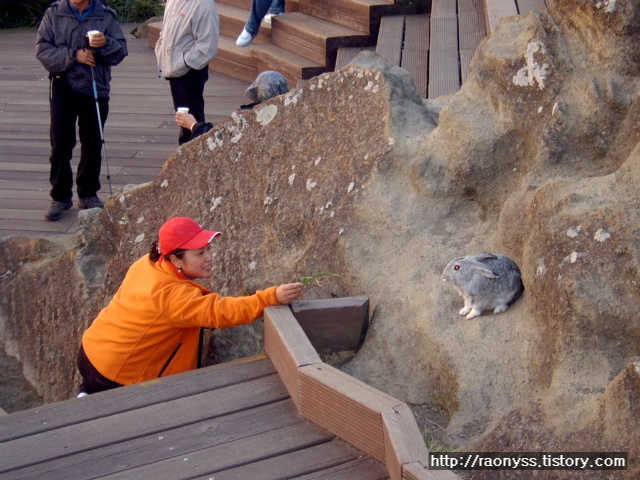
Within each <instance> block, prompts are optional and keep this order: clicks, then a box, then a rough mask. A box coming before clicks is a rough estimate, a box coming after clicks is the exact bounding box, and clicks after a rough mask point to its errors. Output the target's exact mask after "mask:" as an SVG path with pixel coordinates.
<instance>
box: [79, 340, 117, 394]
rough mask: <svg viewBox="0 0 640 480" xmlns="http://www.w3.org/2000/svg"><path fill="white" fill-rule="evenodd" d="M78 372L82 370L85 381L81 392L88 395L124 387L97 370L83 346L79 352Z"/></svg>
mask: <svg viewBox="0 0 640 480" xmlns="http://www.w3.org/2000/svg"><path fill="white" fill-rule="evenodd" d="M78 370H80V374H81V375H82V379H83V383H82V387H81V388H80V390H83V391H85V392H87V393H97V392H102V391H104V390H111V389H113V388H118V387H122V385H120V384H119V383H116V382H112V381H111V380H109V379H108V378H107V377H105V376H104V375H102V374H101V373H100V372H99V371H98V370H96V367H94V366H93V364H92V363H91V361H90V360H89V359H88V358H87V355H86V353H84V348H83V347H82V345H80V350H78Z"/></svg>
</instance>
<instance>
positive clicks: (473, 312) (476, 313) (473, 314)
mask: <svg viewBox="0 0 640 480" xmlns="http://www.w3.org/2000/svg"><path fill="white" fill-rule="evenodd" d="M480 315H482V312H481V311H480V310H478V309H477V308H474V309H472V310H471V313H469V315H467V320H471V319H472V318H476V317H479V316H480Z"/></svg>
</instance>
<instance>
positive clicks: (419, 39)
mask: <svg viewBox="0 0 640 480" xmlns="http://www.w3.org/2000/svg"><path fill="white" fill-rule="evenodd" d="M429 34H430V15H410V16H407V18H406V28H405V35H404V36H405V41H404V43H405V46H404V51H403V52H402V63H401V66H402V68H404V69H405V70H407V71H408V72H409V73H410V74H411V77H412V78H413V84H414V85H415V87H416V90H417V91H418V94H419V95H420V96H421V97H422V98H426V97H427V93H428V85H429V84H428V73H429Z"/></svg>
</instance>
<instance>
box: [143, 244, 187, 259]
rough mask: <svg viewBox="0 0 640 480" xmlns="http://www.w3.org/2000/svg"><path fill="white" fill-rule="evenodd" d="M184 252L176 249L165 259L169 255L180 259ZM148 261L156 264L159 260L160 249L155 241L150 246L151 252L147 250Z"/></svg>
mask: <svg viewBox="0 0 640 480" xmlns="http://www.w3.org/2000/svg"><path fill="white" fill-rule="evenodd" d="M184 252H186V250H185V249H184V248H176V249H175V250H174V251H173V252H171V253H170V254H169V255H165V257H166V258H169V257H170V256H171V255H175V256H176V257H178V258H179V259H182V257H183V256H184ZM149 260H151V261H152V262H157V261H158V260H160V248H159V247H158V241H157V240H156V241H155V242H153V243H152V244H151V250H149Z"/></svg>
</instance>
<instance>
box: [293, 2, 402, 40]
mask: <svg viewBox="0 0 640 480" xmlns="http://www.w3.org/2000/svg"><path fill="white" fill-rule="evenodd" d="M300 12H302V13H305V14H307V15H311V16H313V17H316V18H320V19H323V20H327V21H329V22H333V23H335V24H338V25H343V26H345V27H349V28H352V29H354V30H358V31H360V32H363V33H366V34H371V35H377V32H378V25H379V24H380V18H381V17H382V16H384V15H393V14H395V13H397V12H398V8H397V7H396V5H395V3H394V1H393V0H300Z"/></svg>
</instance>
